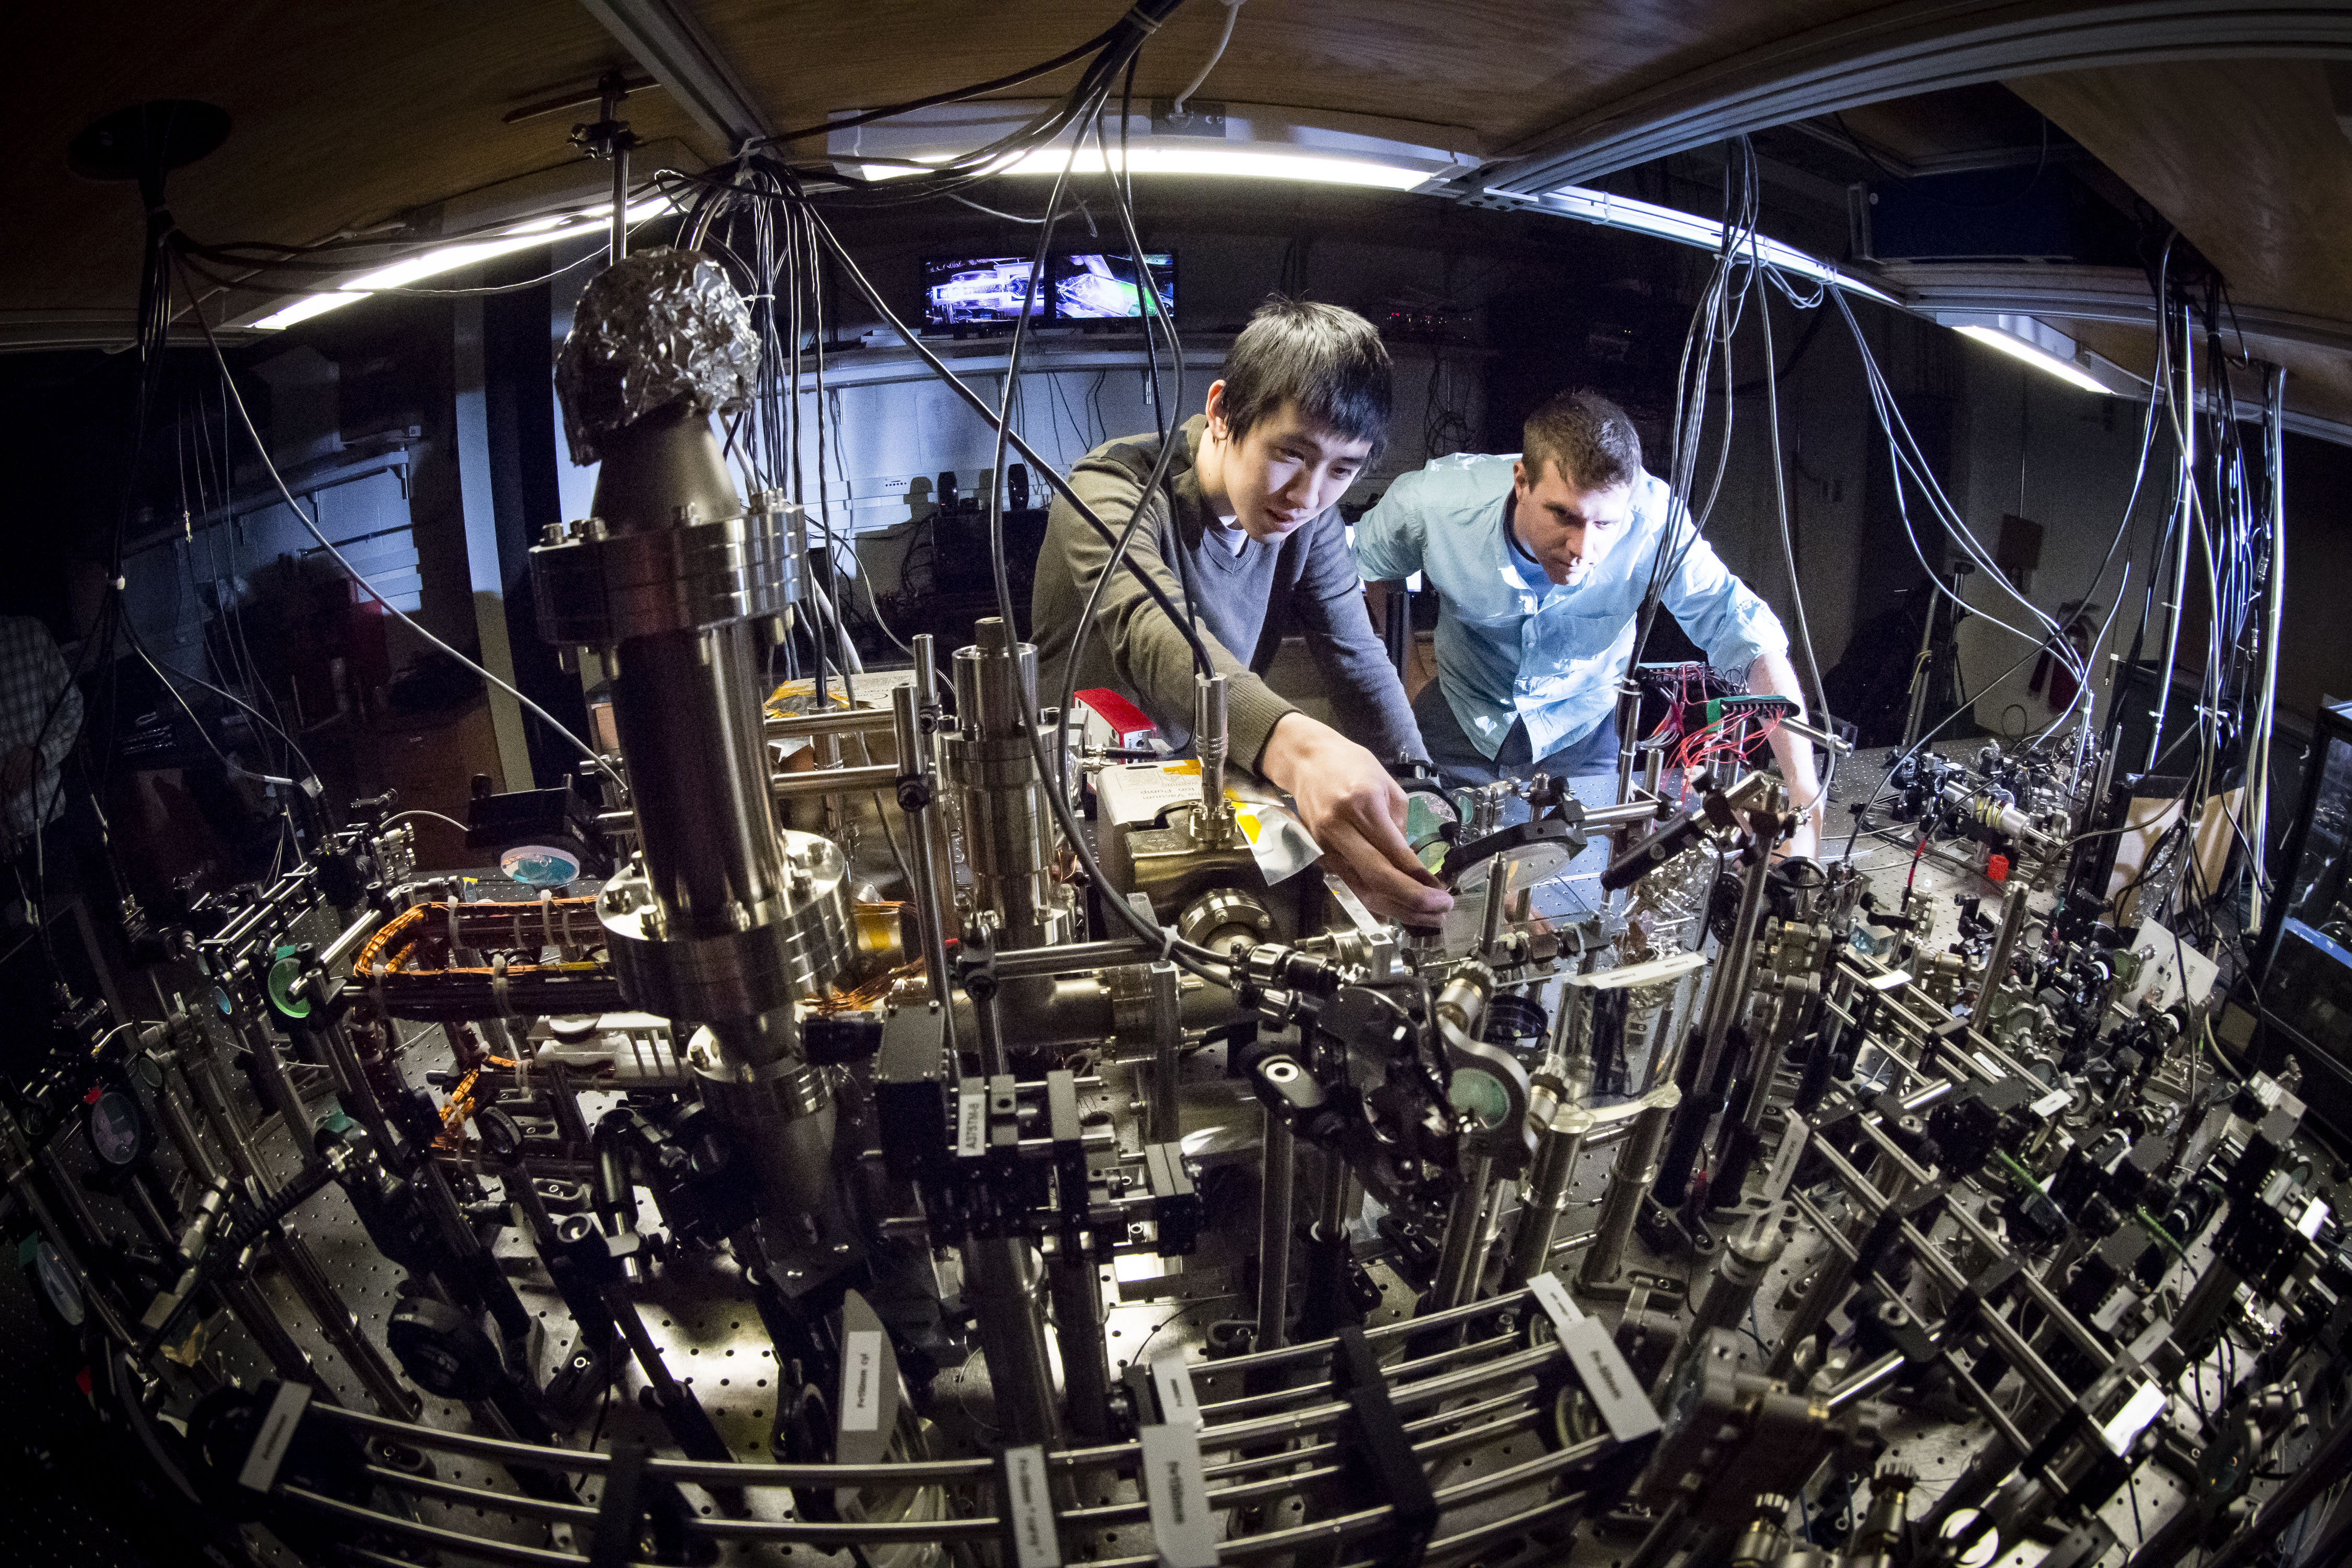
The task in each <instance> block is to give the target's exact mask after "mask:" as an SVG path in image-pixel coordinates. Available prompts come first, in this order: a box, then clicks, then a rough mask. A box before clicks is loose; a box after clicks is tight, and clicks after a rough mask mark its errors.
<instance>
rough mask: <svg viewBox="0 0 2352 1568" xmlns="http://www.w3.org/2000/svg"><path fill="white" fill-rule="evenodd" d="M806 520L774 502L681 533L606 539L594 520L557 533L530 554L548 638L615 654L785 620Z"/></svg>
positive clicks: (682, 526)
mask: <svg viewBox="0 0 2352 1568" xmlns="http://www.w3.org/2000/svg"><path fill="white" fill-rule="evenodd" d="M805 527H806V523H805V520H804V517H803V512H802V510H801V509H800V508H799V507H797V506H793V505H791V504H788V503H783V502H772V503H768V504H766V505H764V506H762V507H761V508H759V509H756V510H748V511H745V512H743V513H742V514H741V515H740V516H736V517H729V518H720V519H718V520H717V521H702V520H700V519H698V518H695V517H693V516H692V515H691V511H690V510H689V511H688V515H687V516H686V517H685V518H684V519H683V520H681V521H680V522H679V524H678V525H677V527H674V528H665V529H658V530H654V531H646V532H634V533H619V534H614V533H607V532H606V531H604V523H603V522H602V521H600V520H598V519H596V518H589V519H587V520H586V521H581V522H571V523H556V524H551V525H550V526H549V529H548V532H547V539H546V541H545V542H543V543H541V544H539V545H537V546H535V547H534V548H533V549H532V550H531V552H530V559H531V579H532V584H533V592H534V595H535V596H536V598H537V601H538V605H539V625H540V629H541V635H542V636H543V637H546V639H547V640H548V641H549V642H552V643H585V644H591V645H594V646H596V647H611V646H612V645H614V644H615V643H619V642H623V641H625V640H627V639H628V638H630V637H649V636H651V635H653V634H655V633H657V632H676V631H696V630H699V629H700V628H702V627H705V626H719V625H722V624H724V623H726V622H729V621H740V620H747V619H753V618H758V617H763V616H781V615H782V614H783V613H784V611H785V610H786V608H788V607H789V606H791V605H793V604H796V603H798V602H799V599H800V596H801V595H800V564H799V563H800V557H801V554H802V544H801V541H802V538H803V531H804V529H805Z"/></svg>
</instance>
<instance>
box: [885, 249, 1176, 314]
mask: <svg viewBox="0 0 2352 1568" xmlns="http://www.w3.org/2000/svg"><path fill="white" fill-rule="evenodd" d="M1032 259H1033V258H1030V257H1026V256H932V257H926V258H923V325H924V327H925V328H926V329H927V330H929V331H952V330H954V329H957V328H961V327H976V326H978V327H984V326H989V325H992V324H996V323H1004V324H1010V323H1012V322H1013V321H1019V320H1020V319H1021V300H1022V298H1023V296H1024V294H1026V293H1027V291H1028V288H1029V267H1030V263H1031V260H1032ZM1145 259H1146V261H1147V263H1148V264H1149V265H1150V268H1151V280H1152V283H1153V285H1154V286H1155V288H1156V289H1157V291H1158V293H1159V295H1160V308H1161V309H1162V310H1166V311H1167V312H1168V314H1169V315H1170V316H1171V317H1172V316H1174V315H1175V313H1176V258H1175V257H1174V256H1172V255H1170V254H1168V253H1166V252H1161V253H1160V254H1158V255H1147V257H1146V258H1145ZM1142 314H1143V286H1142V280H1141V279H1140V278H1139V276H1138V268H1136V265H1135V263H1134V261H1133V259H1132V258H1129V256H1128V254H1127V253H1126V252H1125V251H1109V252H1104V251H1081V252H1077V253H1075V254H1070V255H1064V256H1052V257H1048V258H1046V259H1045V276H1044V277H1042V278H1040V279H1038V280H1037V294H1036V298H1035V299H1034V300H1031V301H1030V305H1029V319H1030V320H1031V321H1135V320H1137V319H1139V318H1140V317H1141V316H1142Z"/></svg>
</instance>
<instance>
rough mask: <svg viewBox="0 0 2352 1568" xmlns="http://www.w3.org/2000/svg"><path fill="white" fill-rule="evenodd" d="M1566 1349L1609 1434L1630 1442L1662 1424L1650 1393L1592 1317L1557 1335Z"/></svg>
mask: <svg viewBox="0 0 2352 1568" xmlns="http://www.w3.org/2000/svg"><path fill="white" fill-rule="evenodd" d="M1559 1342H1560V1343H1561V1345H1563V1346H1564V1347H1566V1349H1567V1351H1568V1361H1569V1364H1570V1366H1573V1367H1574V1368H1576V1375H1577V1377H1578V1378H1579V1379H1580V1381H1581V1382H1582V1383H1583V1384H1584V1392H1585V1393H1587V1394H1591V1396H1592V1403H1593V1404H1595V1405H1599V1406H1601V1419H1602V1420H1604V1421H1606V1422H1608V1423H1609V1435H1610V1436H1612V1437H1614V1438H1616V1439H1617V1440H1618V1441H1619V1442H1620V1443H1631V1442H1633V1440H1634V1439H1635V1438H1637V1437H1646V1436H1649V1435H1650V1434H1651V1433H1653V1432H1654V1431H1656V1430H1657V1429H1658V1427H1659V1426H1660V1425H1661V1423H1660V1422H1659V1420H1658V1412H1657V1410H1656V1409H1655V1408H1654V1406H1653V1405H1651V1404H1650V1398H1649V1395H1647V1394H1643V1392H1642V1385H1641V1384H1640V1383H1639V1382H1638V1381H1636V1380H1635V1378H1634V1376H1633V1368H1632V1367H1630V1366H1627V1365H1626V1364H1625V1358H1624V1357H1623V1356H1622V1355H1621V1354H1619V1353H1618V1350H1617V1343H1616V1342H1615V1341H1614V1340H1612V1339H1611V1338H1610V1337H1609V1331H1608V1330H1607V1329H1604V1328H1602V1327H1601V1325H1600V1324H1599V1323H1597V1322H1595V1321H1593V1320H1592V1319H1591V1318H1587V1319H1585V1320H1583V1321H1581V1322H1577V1323H1571V1324H1570V1325H1569V1327H1568V1330H1567V1331H1566V1332H1564V1333H1562V1334H1561V1335H1560V1336H1559Z"/></svg>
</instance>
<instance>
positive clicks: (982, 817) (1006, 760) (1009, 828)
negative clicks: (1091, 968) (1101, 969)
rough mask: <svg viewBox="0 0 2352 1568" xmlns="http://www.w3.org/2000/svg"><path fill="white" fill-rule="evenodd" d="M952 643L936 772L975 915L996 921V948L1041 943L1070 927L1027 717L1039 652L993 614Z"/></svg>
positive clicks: (1062, 938)
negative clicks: (949, 716)
mask: <svg viewBox="0 0 2352 1568" xmlns="http://www.w3.org/2000/svg"><path fill="white" fill-rule="evenodd" d="M972 635H973V637H974V638H975V639H976V640H975V641H974V642H973V644H972V645H971V647H961V648H958V649H957V650H956V654H955V659H954V670H955V693H956V728H955V729H953V730H951V731H947V732H946V733H944V734H943V735H941V736H940V773H941V775H942V776H943V778H944V779H945V781H946V784H947V786H948V795H949V800H950V805H951V808H952V809H953V811H954V813H955V816H956V821H957V823H958V824H959V826H961V829H962V833H963V845H964V861H965V864H966V865H968V866H969V867H970V868H971V902H972V909H973V911H974V912H979V911H982V910H985V911H987V912H989V913H991V914H992V915H993V916H994V917H995V919H996V921H997V935H996V945H997V947H998V948H999V949H1001V950H1007V951H1009V950H1013V949H1018V948H1024V947H1042V946H1045V945H1046V944H1048V943H1051V942H1066V941H1068V940H1069V938H1070V937H1071V936H1072V935H1073V934H1074V930H1075V928H1074V924H1073V921H1074V918H1075V917H1074V915H1073V913H1072V910H1071V909H1070V907H1069V905H1068V903H1067V901H1066V900H1064V899H1063V898H1062V897H1061V893H1060V889H1058V888H1057V887H1056V886H1055V882H1054V878H1053V866H1054V849H1055V831H1054V822H1053V816H1052V813H1051V810H1050V808H1049V807H1048V805H1047V804H1046V800H1045V791H1046V790H1047V789H1048V788H1050V787H1051V785H1050V784H1048V783H1047V782H1046V781H1045V780H1044V779H1042V778H1040V777H1039V776H1038V773H1037V759H1036V754H1035V752H1034V750H1033V748H1032V747H1031V745H1030V736H1029V733H1028V722H1029V721H1028V718H1027V714H1028V713H1029V712H1030V711H1031V710H1034V707H1035V705H1036V700H1037V649H1036V647H1034V645H1033V644H1030V643H1015V642H1013V640H1012V637H1011V635H1010V634H1009V633H1008V631H1007V630H1006V628H1005V626H1004V623H1003V621H1002V620H999V619H998V618H997V617H995V616H988V617H986V618H984V619H982V621H980V622H979V623H978V624H977V625H975V626H973V627H972Z"/></svg>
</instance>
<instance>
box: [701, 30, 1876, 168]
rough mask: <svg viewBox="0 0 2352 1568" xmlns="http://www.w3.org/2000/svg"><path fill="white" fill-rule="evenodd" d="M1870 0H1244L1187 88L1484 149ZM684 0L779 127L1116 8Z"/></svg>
mask: <svg viewBox="0 0 2352 1568" xmlns="http://www.w3.org/2000/svg"><path fill="white" fill-rule="evenodd" d="M1873 5H1874V0H1782V3H1780V4H1776V5H1769V6H1759V5H1738V4H1722V3H1714V0H1710V3H1708V4H1692V3H1690V0H1564V3H1556V4H1552V5H1525V4H1514V3H1509V0H1451V3H1448V0H1341V3H1339V4H1331V3H1329V0H1247V4H1245V5H1243V6H1242V8H1241V11H1240V14H1239V16H1238V17H1237V19H1236V21H1235V24H1234V36H1233V41H1232V43H1231V45H1230V46H1229V47H1227V48H1226V50H1225V54H1224V57H1223V59H1221V60H1220V61H1219V62H1218V64H1217V68H1216V70H1215V71H1214V73H1213V74H1212V75H1211V77H1210V78H1209V79H1208V81H1207V83H1206V84H1205V85H1204V86H1203V87H1202V89H1201V92H1202V97H1203V98H1206V99H1209V100H1215V101H1225V102H1234V103H1263V104H1273V105H1283V106H1287V107H1293V108H1300V109H1320V110H1339V111H1343V112H1347V113H1354V114H1373V115H1381V116H1384V117H1387V118H1390V119H1395V120H1409V121H1423V122H1425V123H1430V124H1439V125H1459V126H1465V127H1467V128H1469V129H1471V130H1473V131H1475V132H1478V133H1479V135H1480V137H1481V139H1482V140H1483V141H1484V142H1486V146H1487V147H1489V148H1494V149H1499V148H1502V147H1505V146H1507V145H1508V144H1509V143H1511V142H1514V141H1516V140H1517V139H1519V138H1521V137H1523V136H1528V135H1531V134H1533V133H1535V132H1538V131H1540V130H1543V129H1545V128H1546V127H1549V126H1551V125H1554V124H1557V123H1559V121H1562V120H1564V119H1567V118H1570V117H1572V116H1575V115H1579V114H1582V113H1584V112H1587V111H1589V110H1594V109H1599V108H1602V107H1604V106H1606V105H1607V104H1608V103H1609V102H1611V101H1612V100H1614V99H1616V98H1617V97H1619V96H1622V94H1624V93H1626V92H1630V91H1633V90H1634V89H1639V88H1643V87H1646V86H1649V85H1651V84H1653V83H1654V82H1657V81H1662V80H1664V79H1668V78H1671V77H1673V76H1675V75H1677V74H1679V73H1681V72H1683V71H1685V70H1688V69H1691V68H1695V67H1697V66H1700V65H1705V64H1708V63H1711V62H1713V61H1715V60H1717V59H1720V58H1725V57H1727V56H1731V55H1736V54H1739V53H1743V52H1745V51H1747V50H1748V49H1750V48H1753V47H1758V46H1759V45H1762V44H1765V43H1769V41H1771V40H1772V39H1774V38H1776V37H1781V36H1783V35H1785V34H1788V33H1790V32H1794V31H1797V30H1799V29H1801V28H1804V27H1809V26H1814V25H1816V24H1818V23H1821V22H1824V21H1832V20H1835V19H1838V18H1840V17H1843V16H1853V15H1857V14H1860V13H1863V12H1866V11H1868V10H1870V9H1872V8H1873ZM698 14H699V15H700V16H701V17H702V18H703V21H704V24H705V26H707V27H708V29H709V32H710V34H711V36H712V37H713V38H714V39H715V40H716V41H717V42H718V44H719V47H720V48H721V49H722V50H723V51H724V52H725V53H726V55H727V56H728V58H729V59H730V61H732V62H733V64H734V65H735V67H736V68H737V70H738V71H740V73H741V74H742V76H743V78H744V79H745V82H746V84H747V85H749V86H750V87H751V89H752V90H753V92H754V93H755V94H757V95H758V96H759V98H760V99H761V101H762V102H763V103H764V104H765V105H766V106H767V107H768V108H769V110H771V112H772V114H773V115H774V116H775V118H776V121H777V122H778V123H777V128H778V129H779V130H782V129H787V128H797V127H799V126H802V125H808V124H815V123H818V122H820V121H823V120H824V118H825V116H826V115H828V114H829V113H831V112H833V111H834V110H843V109H870V108H873V107H876V106H877V104H879V103H882V102H887V101H893V100H905V99H910V98H916V97H920V96H923V95H925V94H928V93H932V92H938V91H942V90H945V89H950V88H953V87H956V86H958V85H960V84H961V83H965V82H971V81H982V80H986V79H990V78H992V77H995V76H1000V75H1003V74H1005V73H1007V72H1010V71H1012V70H1013V69H1016V68H1019V67H1021V66H1024V65H1027V64H1029V63H1031V62H1033V61H1035V60H1039V59H1045V58H1051V57H1053V56H1054V55H1056V54H1059V53H1061V52H1062V51H1063V50H1065V49H1067V48H1071V47H1075V46H1076V45H1077V44H1079V43H1081V42H1083V41H1084V40H1085V39H1086V38H1087V37H1090V36H1092V34H1093V33H1094V32H1096V31H1097V30H1099V29H1100V28H1101V27H1103V26H1107V25H1108V23H1109V21H1110V20H1111V19H1112V17H1113V16H1115V15H1116V12H1115V11H1114V10H1113V9H1112V7H1111V6H1109V5H1088V6H1084V7H1076V8H1070V7H1061V8H1056V7H1039V6H1026V5H1013V4H1011V3H1010V0H986V3H982V4H960V5H940V4H938V3H937V0H879V3H878V4H873V5H859V6H855V7H849V6H843V5H836V4H832V3H829V0H792V3H790V4H783V5H778V4H774V3H773V0H704V3H703V4H702V5H700V6H699V8H698ZM1224 18H1225V11H1224V7H1223V5H1213V4H1211V3H1210V0H1192V4H1190V5H1186V6H1184V7H1183V8H1182V9H1181V10H1180V11H1178V12H1177V13H1176V15H1175V16H1173V17H1171V19H1170V20H1169V22H1168V23H1167V25H1166V26H1163V27H1162V28H1161V29H1160V33H1159V34H1158V35H1157V36H1156V37H1153V38H1152V40H1151V41H1150V44H1149V45H1147V46H1146V47H1145V48H1144V50H1143V54H1142V57H1141V60H1140V63H1139V66H1138V68H1137V72H1136V90H1137V92H1138V94H1139V96H1142V97H1147V98H1149V97H1162V98H1164V97H1169V96H1172V95H1173V94H1174V93H1176V92H1178V91H1180V90H1181V89H1182V88H1183V87H1184V85H1185V84H1186V83H1187V82H1189V81H1191V80H1192V77H1193V75H1194V73H1195V72H1197V71H1198V70H1199V69H1200V68H1201V66H1202V63H1203V62H1205V61H1206V60H1207V59H1208V58H1209V56H1210V54H1211V53H1212V52H1213V50H1214V48H1215V47H1216V42H1217V35H1218V32H1219V30H1220V29H1221V28H1222V27H1223V26H1224ZM1067 80H1068V78H1067V77H1064V78H1059V79H1056V83H1057V84H1058V83H1066V81H1067Z"/></svg>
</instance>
